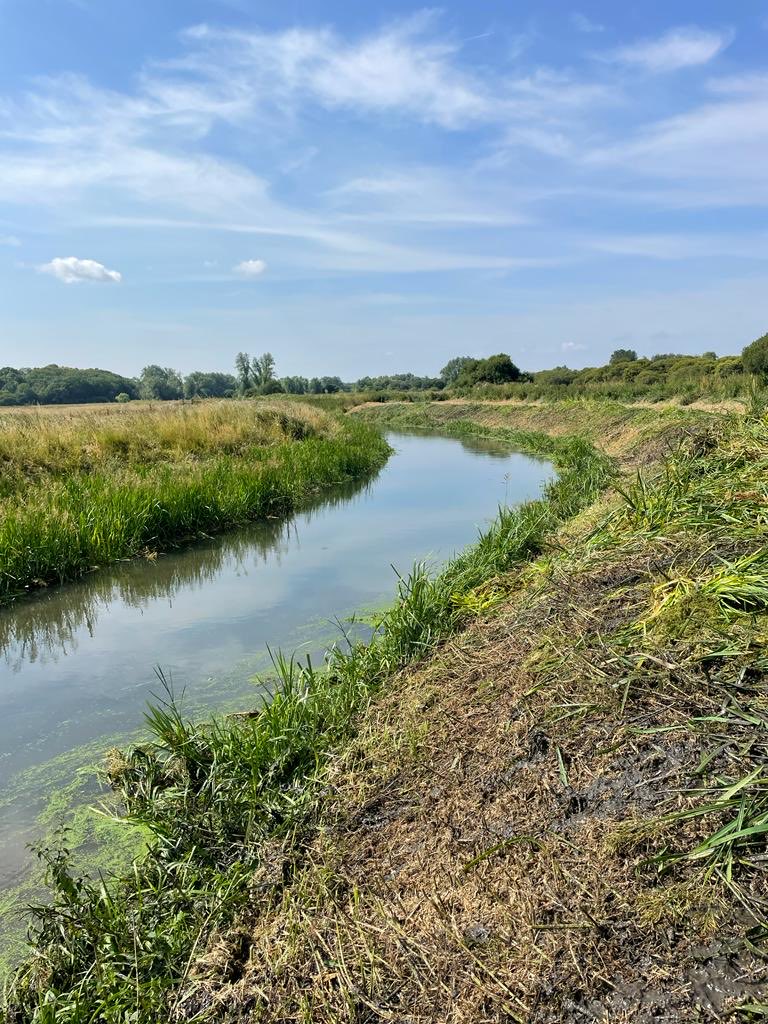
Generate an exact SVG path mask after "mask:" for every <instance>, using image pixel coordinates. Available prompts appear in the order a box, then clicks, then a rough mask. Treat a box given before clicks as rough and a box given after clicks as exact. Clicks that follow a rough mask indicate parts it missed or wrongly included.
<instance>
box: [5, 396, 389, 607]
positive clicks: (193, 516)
mask: <svg viewBox="0 0 768 1024" xmlns="http://www.w3.org/2000/svg"><path fill="white" fill-rule="evenodd" d="M230 407H231V408H232V409H234V410H237V409H238V408H241V407H245V408H246V410H248V406H247V405H246V403H242V405H241V406H238V405H237V404H234V403H233V404H232V405H231V406H228V407H226V408H230ZM225 412H226V409H224V412H217V414H216V416H215V417H212V416H211V414H208V415H207V416H205V417H202V421H201V417H200V415H197V417H196V419H194V421H193V422H191V423H190V422H189V421H188V419H185V418H184V417H183V415H182V414H179V413H176V414H175V416H176V420H177V422H174V421H173V418H172V416H171V414H165V416H164V417H160V418H158V419H157V422H154V423H151V424H149V425H147V424H146V423H145V422H144V421H143V420H141V419H140V418H138V419H136V420H135V422H133V427H134V428H135V430H136V431H137V432H138V433H139V434H140V435H142V432H143V436H144V437H145V441H146V444H145V449H144V456H142V454H141V452H142V448H141V445H140V444H139V445H138V447H137V441H136V439H135V438H132V433H131V430H130V429H127V428H126V424H125V423H122V422H121V423H120V427H119V430H118V429H117V428H116V427H112V425H111V424H107V425H104V424H100V425H99V430H98V431H97V432H96V434H95V435H93V436H90V435H88V434H87V433H85V434H83V433H80V434H78V430H80V431H82V430H83V428H82V424H76V426H75V427H74V428H72V430H71V432H70V436H68V437H66V438H64V439H63V440H62V443H61V445H60V446H59V447H57V446H56V444H55V443H54V439H53V437H48V438H46V439H45V443H44V444H42V445H39V444H38V446H37V447H33V444H34V439H33V438H28V441H29V443H28V445H27V451H26V456H25V458H26V461H25V462H24V463H23V465H24V467H25V468H24V471H25V474H26V477H25V481H24V484H23V485H22V484H20V483H17V486H16V488H15V491H14V493H13V494H11V495H9V496H7V497H6V498H5V500H4V501H1V502H0V601H1V600H2V599H3V598H9V597H13V596H14V595H16V594H19V593H23V592H24V591H25V590H28V589H31V588H33V587H35V586H40V585H47V584H50V583H60V582H63V581H64V580H68V579H72V578H75V577H76V576H78V575H80V574H81V573H83V572H86V571H88V570H89V569H91V568H93V567H95V566H103V565H107V564H109V563H111V562H114V561H116V560H118V559H123V558H131V557H133V556H135V555H137V554H139V553H140V552H142V551H146V550H149V551H157V550H162V549H163V548H166V547H168V546H171V545H173V544H177V543H178V542H179V541H182V540H184V539H186V538H190V537H196V536H200V535H208V534H212V533H217V532H220V531H222V530H225V529H228V528H231V527H235V526H239V525H242V524H244V523H246V522H249V521H251V520H253V519H258V518H263V517H266V516H283V515H285V514H287V513H289V512H292V511H293V510H295V509H297V508H300V507H301V506H302V504H304V503H306V502H307V501H308V500H310V499H311V498H312V497H313V496H314V495H316V494H317V492H318V491H319V490H321V489H327V488H329V487H331V486H333V485H334V484H338V483H341V482H344V481H347V480H350V479H359V478H361V477H365V476H367V475H371V474H372V473H373V472H375V471H376V470H377V469H379V468H380V467H381V465H382V464H383V463H384V462H385V461H386V458H387V456H388V454H389V447H388V445H387V444H386V442H385V441H384V440H383V439H382V437H381V436H380V435H379V434H378V433H377V432H376V431H375V430H374V429H372V428H370V427H367V426H364V425H363V424H361V423H356V422H353V421H341V420H340V419H339V418H338V417H336V416H332V415H330V414H328V413H323V412H320V411H318V410H314V409H309V410H307V412H306V413H304V414H302V412H301V410H300V409H298V407H294V409H293V410H291V411H290V414H288V413H286V412H285V411H284V410H283V409H282V408H280V407H273V408H271V409H269V408H268V409H264V410H260V409H257V408H256V409H254V406H253V405H250V417H248V416H244V415H243V414H242V413H240V414H239V415H234V414H233V420H232V422H227V420H226V417H225V416H224V413H225ZM178 421H180V422H178ZM47 422H50V418H48V420H47ZM206 428H209V429H211V430H212V431H213V430H214V429H215V430H217V431H218V434H217V435H216V436H215V437H214V435H213V433H211V435H210V436H208V437H207V439H205V430H206ZM116 437H117V438H119V439H120V443H119V444H118V443H117V441H116V440H115V438H116ZM76 438H78V439H79V440H75V439H76ZM6 441H7V439H6ZM94 445H97V446H98V448H99V451H101V452H102V456H101V457H100V459H97V460H96V461H93V460H94V455H93V451H94ZM113 449H114V451H112V450H113ZM105 450H110V451H112V455H111V456H105V455H104V454H103V453H104V451H105ZM115 451H116V452H117V454H115ZM84 453H85V454H84ZM14 458H15V462H14V463H13V465H14V466H15V468H16V470H17V471H18V467H19V465H20V464H22V457H21V456H20V454H19V452H18V451H17V452H16V455H15V457H14ZM143 458H144V459H145V461H142V459H143ZM8 461H10V459H9V460H8Z"/></svg>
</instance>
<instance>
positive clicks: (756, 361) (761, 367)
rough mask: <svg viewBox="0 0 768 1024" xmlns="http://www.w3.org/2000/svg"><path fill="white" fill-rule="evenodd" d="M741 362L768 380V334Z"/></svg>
mask: <svg viewBox="0 0 768 1024" xmlns="http://www.w3.org/2000/svg"><path fill="white" fill-rule="evenodd" d="M741 361H742V363H743V364H744V369H745V370H746V371H747V373H755V374H757V375H758V376H759V377H764V378H768V334H764V335H763V336H762V338H758V339H757V341H753V342H752V344H751V345H747V347H746V348H745V349H744V351H743V352H742V353H741ZM0 373H2V370H0Z"/></svg>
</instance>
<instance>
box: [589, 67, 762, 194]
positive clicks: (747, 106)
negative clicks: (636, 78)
mask: <svg viewBox="0 0 768 1024" xmlns="http://www.w3.org/2000/svg"><path fill="white" fill-rule="evenodd" d="M724 84H725V89H724V92H723V95H724V99H723V100H722V101H720V102H711V103H706V104H704V105H702V106H698V107H694V108H693V109H692V110H689V111H686V112H685V113H683V114H678V115H676V116H674V117H669V118H665V119H664V120H661V121H657V122H655V123H653V124H650V125H648V126H646V127H645V128H644V129H642V130H641V131H640V132H638V133H637V134H636V135H635V136H634V137H630V138H629V139H627V140H626V141H621V142H618V143H616V144H614V145H613V146H606V147H602V148H599V149H595V150H593V151H592V152H588V153H587V154H586V155H585V157H584V160H585V163H588V164H589V163H594V164H601V165H606V166H608V165H614V166H615V165H623V166H625V167H627V168H629V169H631V170H632V171H633V172H635V173H640V174H646V175H656V176H658V177H660V178H669V179H679V180H680V181H681V182H685V183H686V192H689V193H691V195H692V197H694V198H695V195H694V193H693V191H692V189H691V183H693V182H704V183H708V184H710V183H711V184H710V188H711V192H710V195H709V201H708V203H707V204H703V205H716V204H717V203H722V202H724V201H725V202H728V203H731V204H740V203H743V202H745V201H747V202H759V203H764V202H766V201H768V181H766V177H765V170H764V168H765V165H766V162H767V161H768V78H761V77H755V78H752V79H751V80H750V85H751V91H750V90H749V89H747V82H746V80H743V79H742V80H741V82H740V83H739V89H738V90H736V89H735V86H736V83H735V82H734V80H733V79H725V80H724ZM713 89H714V90H716V89H717V85H716V83H710V91H713Z"/></svg>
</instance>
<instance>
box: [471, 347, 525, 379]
mask: <svg viewBox="0 0 768 1024" xmlns="http://www.w3.org/2000/svg"><path fill="white" fill-rule="evenodd" d="M522 376H523V375H522V373H521V372H520V370H519V369H518V367H517V366H515V364H514V363H513V362H512V360H511V359H510V358H509V356H508V355H507V354H506V353H505V352H500V353H499V354H498V355H495V356H488V358H487V359H473V360H471V362H470V363H469V364H467V365H466V366H465V367H464V369H463V370H462V371H461V373H460V374H459V376H458V377H457V378H456V386H457V387H472V386H473V385H474V384H510V383H513V382H514V381H516V380H520V379H521V378H522Z"/></svg>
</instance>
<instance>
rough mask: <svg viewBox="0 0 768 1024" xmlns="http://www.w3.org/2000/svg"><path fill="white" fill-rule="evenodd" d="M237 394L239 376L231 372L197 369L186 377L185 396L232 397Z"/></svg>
mask: <svg viewBox="0 0 768 1024" xmlns="http://www.w3.org/2000/svg"><path fill="white" fill-rule="evenodd" d="M236 394H237V378H236V377H233V376H232V374H231V373H213V372H211V373H203V372H201V371H199V370H198V371H195V372H194V373H190V374H189V375H188V376H186V377H185V378H184V397H185V398H232V396H233V395H236Z"/></svg>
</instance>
